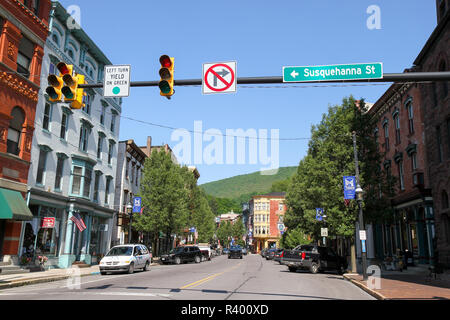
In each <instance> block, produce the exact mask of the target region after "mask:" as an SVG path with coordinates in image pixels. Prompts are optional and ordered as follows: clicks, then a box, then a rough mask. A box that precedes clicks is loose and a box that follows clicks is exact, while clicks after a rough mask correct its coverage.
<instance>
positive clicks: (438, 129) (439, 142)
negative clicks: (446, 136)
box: [436, 126, 443, 162]
mask: <svg viewBox="0 0 450 320" xmlns="http://www.w3.org/2000/svg"><path fill="white" fill-rule="evenodd" d="M436 138H437V139H436V142H437V150H438V160H439V162H442V160H443V159H442V157H443V150H442V137H441V127H440V126H437V127H436Z"/></svg>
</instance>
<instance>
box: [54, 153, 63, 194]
mask: <svg viewBox="0 0 450 320" xmlns="http://www.w3.org/2000/svg"><path fill="white" fill-rule="evenodd" d="M64 160H65V159H64V157H58V161H57V163H56V176H55V190H61V181H62V177H63V171H64Z"/></svg>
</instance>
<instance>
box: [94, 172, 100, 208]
mask: <svg viewBox="0 0 450 320" xmlns="http://www.w3.org/2000/svg"><path fill="white" fill-rule="evenodd" d="M100 176H101V174H100V173H96V174H95V180H94V197H93V200H94V202H97V203H98V190H99V186H100Z"/></svg>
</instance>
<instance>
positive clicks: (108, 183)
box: [105, 177, 112, 204]
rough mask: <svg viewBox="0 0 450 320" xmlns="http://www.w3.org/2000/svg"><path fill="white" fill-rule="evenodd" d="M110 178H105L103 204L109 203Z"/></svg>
mask: <svg viewBox="0 0 450 320" xmlns="http://www.w3.org/2000/svg"><path fill="white" fill-rule="evenodd" d="M111 180H112V179H111V177H107V178H106V187H105V204H108V201H109V187H110V185H111Z"/></svg>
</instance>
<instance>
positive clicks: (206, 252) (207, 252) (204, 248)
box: [198, 244, 212, 261]
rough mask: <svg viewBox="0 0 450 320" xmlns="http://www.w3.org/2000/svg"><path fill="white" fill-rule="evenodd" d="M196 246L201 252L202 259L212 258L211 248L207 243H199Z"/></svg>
mask: <svg viewBox="0 0 450 320" xmlns="http://www.w3.org/2000/svg"><path fill="white" fill-rule="evenodd" d="M198 248H199V249H200V251H201V252H202V261H205V260H211V258H212V249H211V247H210V246H209V245H202V244H199V245H198Z"/></svg>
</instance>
